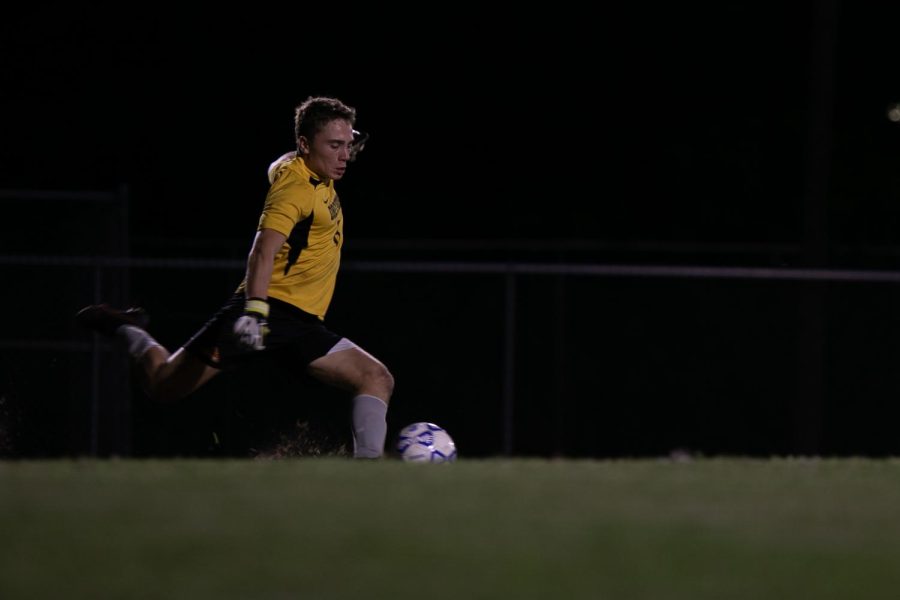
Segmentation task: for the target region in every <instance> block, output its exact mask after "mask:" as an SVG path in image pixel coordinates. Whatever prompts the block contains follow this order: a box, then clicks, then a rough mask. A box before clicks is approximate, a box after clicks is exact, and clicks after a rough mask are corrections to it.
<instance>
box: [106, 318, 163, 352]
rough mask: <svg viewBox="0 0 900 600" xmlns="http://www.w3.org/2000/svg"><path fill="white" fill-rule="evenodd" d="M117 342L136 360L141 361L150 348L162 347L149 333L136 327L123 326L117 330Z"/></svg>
mask: <svg viewBox="0 0 900 600" xmlns="http://www.w3.org/2000/svg"><path fill="white" fill-rule="evenodd" d="M116 341H117V342H118V344H119V346H120V347H121V348H122V349H123V350H125V351H126V352H127V353H128V355H129V356H131V357H132V358H133V359H135V360H140V358H141V357H142V356H143V355H144V353H145V352H147V350H149V349H150V348H153V347H154V346H160V343H159V342H157V341H156V340H154V339H153V338H152V337H151V336H150V334H149V333H147V332H146V331H144V330H143V329H141V328H140V327H135V326H134V325H122V326H121V327H119V328H118V329H116Z"/></svg>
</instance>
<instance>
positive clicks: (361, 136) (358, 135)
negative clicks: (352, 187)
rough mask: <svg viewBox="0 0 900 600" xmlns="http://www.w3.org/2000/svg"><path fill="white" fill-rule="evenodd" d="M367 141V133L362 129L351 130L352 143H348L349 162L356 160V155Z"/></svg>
mask: <svg viewBox="0 0 900 600" xmlns="http://www.w3.org/2000/svg"><path fill="white" fill-rule="evenodd" d="M368 141H369V134H368V133H364V132H362V131H357V130H356V129H354V130H353V143H351V144H350V162H353V161H355V160H356V156H357V155H358V154H359V153H360V152H362V151H363V148H365V147H366V142H368Z"/></svg>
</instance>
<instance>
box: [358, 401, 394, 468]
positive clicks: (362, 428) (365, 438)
mask: <svg viewBox="0 0 900 600" xmlns="http://www.w3.org/2000/svg"><path fill="white" fill-rule="evenodd" d="M386 419H387V403H386V402H385V401H384V400H382V399H381V398H376V397H375V396H369V395H366V394H360V395H359V396H357V397H355V398H354V399H353V457H354V458H380V457H381V455H382V453H384V438H385V436H386V435H387V420H386Z"/></svg>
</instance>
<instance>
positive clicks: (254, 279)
mask: <svg viewBox="0 0 900 600" xmlns="http://www.w3.org/2000/svg"><path fill="white" fill-rule="evenodd" d="M286 239H287V236H286V235H284V234H283V233H279V232H277V231H275V230H274V229H262V230H260V231H257V232H256V238H255V239H254V240H253V247H252V248H251V249H250V255H249V256H248V257H247V291H246V295H247V298H260V299H263V300H265V299H266V298H268V296H269V282H270V281H272V267H273V266H274V264H275V255H276V254H277V253H278V251H279V250H281V247H282V246H284V242H285V240H286Z"/></svg>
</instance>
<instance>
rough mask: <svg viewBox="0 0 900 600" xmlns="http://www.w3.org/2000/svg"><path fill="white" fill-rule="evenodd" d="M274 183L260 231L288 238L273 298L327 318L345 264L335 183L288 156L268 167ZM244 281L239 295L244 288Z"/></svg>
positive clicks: (278, 265) (279, 257)
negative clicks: (268, 231)
mask: <svg viewBox="0 0 900 600" xmlns="http://www.w3.org/2000/svg"><path fill="white" fill-rule="evenodd" d="M269 182H270V183H271V184H272V185H271V187H270V188H269V193H268V194H267V195H266V202H265V206H264V207H263V211H262V215H261V216H260V218H259V226H258V227H257V230H258V231H262V230H263V229H274V230H275V231H277V232H279V233H281V234H283V235H285V236H286V237H287V239H286V240H285V242H284V245H283V246H282V247H281V249H280V250H279V251H278V252H277V253H276V255H275V263H274V267H273V269H272V280H271V282H270V283H269V297H270V298H277V299H278V300H282V301H284V302H287V303H289V304H292V305H294V306H296V307H297V308H299V309H301V310H303V311H304V312H307V313H310V314H313V315H316V316H317V317H319V319H324V318H325V313H326V312H327V311H328V305H329V304H330V303H331V297H332V296H333V295H334V287H335V283H336V282H337V273H338V268H339V267H340V264H341V246H342V245H343V242H344V215H343V213H342V212H341V201H340V199H339V198H338V195H337V192H336V191H335V189H334V181H333V180H329V181H328V182H327V183H326V182H325V181H323V180H322V179H320V178H319V176H318V175H316V174H315V173H313V172H312V171H310V170H309V168H308V167H307V166H306V163H304V162H303V158H302V157H299V156H295V155H294V153H288V154H285V155H284V156H282V157H281V158H279V159H278V160H276V161H275V162H274V163H272V165H271V166H270V167H269ZM246 285H247V280H246V278H245V279H244V281H243V282H241V285H240V286H239V287H238V292H243V291H244V289H245V288H246Z"/></svg>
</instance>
